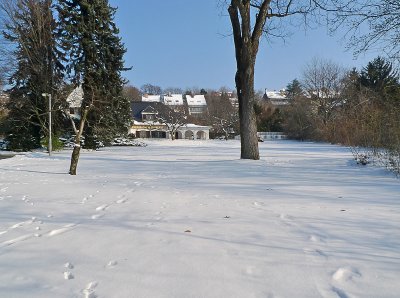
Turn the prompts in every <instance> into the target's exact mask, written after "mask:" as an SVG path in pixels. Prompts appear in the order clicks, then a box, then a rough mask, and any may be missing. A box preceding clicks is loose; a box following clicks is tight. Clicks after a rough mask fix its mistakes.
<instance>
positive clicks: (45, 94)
mask: <svg viewBox="0 0 400 298" xmlns="http://www.w3.org/2000/svg"><path fill="white" fill-rule="evenodd" d="M49 95H50V94H49V93H42V96H43V97H47V96H49Z"/></svg>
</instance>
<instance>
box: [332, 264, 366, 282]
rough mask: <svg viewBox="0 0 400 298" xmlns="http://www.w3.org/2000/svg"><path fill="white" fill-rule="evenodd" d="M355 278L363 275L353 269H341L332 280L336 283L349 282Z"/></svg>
mask: <svg viewBox="0 0 400 298" xmlns="http://www.w3.org/2000/svg"><path fill="white" fill-rule="evenodd" d="M354 277H361V273H360V272H359V271H358V270H357V269H356V268H353V267H341V268H339V269H337V270H336V271H335V273H334V274H333V275H332V279H334V280H336V281H348V280H352V279H353V278H354Z"/></svg>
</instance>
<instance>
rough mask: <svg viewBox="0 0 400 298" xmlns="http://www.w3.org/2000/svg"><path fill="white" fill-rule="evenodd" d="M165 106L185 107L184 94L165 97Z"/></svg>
mask: <svg viewBox="0 0 400 298" xmlns="http://www.w3.org/2000/svg"><path fill="white" fill-rule="evenodd" d="M164 104H165V105H167V106H181V105H183V95H182V94H168V95H164Z"/></svg>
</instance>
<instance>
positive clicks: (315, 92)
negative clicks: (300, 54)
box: [302, 58, 346, 125]
mask: <svg viewBox="0 0 400 298" xmlns="http://www.w3.org/2000/svg"><path fill="white" fill-rule="evenodd" d="M345 75H346V72H345V70H344V69H343V68H342V67H340V66H339V65H338V64H335V63H333V62H332V61H329V60H322V59H318V58H314V59H313V60H312V61H311V62H310V63H309V64H307V66H306V67H305V69H304V71H303V82H302V84H303V86H304V88H305V90H306V92H307V93H308V97H309V98H310V100H311V102H312V104H313V105H314V107H315V109H316V113H317V115H318V116H319V118H320V119H321V120H322V122H323V124H324V125H326V124H327V123H328V121H329V120H330V119H331V118H332V117H333V112H334V110H335V109H336V108H337V107H338V106H339V105H341V103H343V98H342V96H341V93H342V91H343V88H344V79H345Z"/></svg>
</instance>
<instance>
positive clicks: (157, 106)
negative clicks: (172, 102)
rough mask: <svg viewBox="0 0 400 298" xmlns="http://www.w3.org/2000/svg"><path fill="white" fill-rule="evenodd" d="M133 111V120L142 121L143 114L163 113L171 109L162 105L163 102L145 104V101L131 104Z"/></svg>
mask: <svg viewBox="0 0 400 298" xmlns="http://www.w3.org/2000/svg"><path fill="white" fill-rule="evenodd" d="M131 109H132V118H133V119H134V120H138V121H141V120H142V112H143V111H144V112H148V113H149V112H150V111H154V112H158V113H163V112H164V111H166V109H169V108H168V107H167V106H165V105H164V104H162V103H161V102H144V101H134V102H132V103H131Z"/></svg>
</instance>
